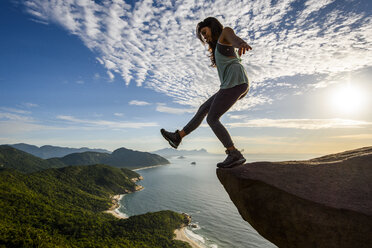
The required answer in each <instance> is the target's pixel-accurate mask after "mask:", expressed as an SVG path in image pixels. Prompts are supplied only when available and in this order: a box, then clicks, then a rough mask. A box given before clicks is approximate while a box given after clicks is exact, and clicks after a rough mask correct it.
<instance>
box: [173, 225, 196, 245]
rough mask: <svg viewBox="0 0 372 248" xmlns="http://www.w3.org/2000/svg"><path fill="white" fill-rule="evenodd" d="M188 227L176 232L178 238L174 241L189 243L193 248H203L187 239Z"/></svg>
mask: <svg viewBox="0 0 372 248" xmlns="http://www.w3.org/2000/svg"><path fill="white" fill-rule="evenodd" d="M185 230H186V227H182V228H179V229H176V230H174V233H175V234H176V237H175V238H174V239H177V240H181V241H184V242H187V243H189V244H190V245H191V247H192V248H202V247H201V246H200V245H199V244H198V243H196V242H195V241H194V240H192V239H190V238H189V237H187V235H186V233H185Z"/></svg>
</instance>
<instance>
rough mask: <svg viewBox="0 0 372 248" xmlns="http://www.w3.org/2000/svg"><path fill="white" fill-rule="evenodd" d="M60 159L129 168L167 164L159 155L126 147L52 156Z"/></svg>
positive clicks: (68, 162)
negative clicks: (109, 150) (110, 150)
mask: <svg viewBox="0 0 372 248" xmlns="http://www.w3.org/2000/svg"><path fill="white" fill-rule="evenodd" d="M53 159H54V160H60V161H61V162H63V163H64V164H67V165H89V164H96V163H102V164H107V165H111V166H115V167H126V168H130V169H135V168H140V167H146V166H154V165H162V164H169V161H168V160H167V159H165V158H163V157H161V156H160V155H157V154H152V153H148V152H139V151H134V150H130V149H126V148H119V149H116V150H115V151H113V152H112V153H111V154H107V153H99V152H83V153H72V154H69V155H67V156H65V157H63V158H53Z"/></svg>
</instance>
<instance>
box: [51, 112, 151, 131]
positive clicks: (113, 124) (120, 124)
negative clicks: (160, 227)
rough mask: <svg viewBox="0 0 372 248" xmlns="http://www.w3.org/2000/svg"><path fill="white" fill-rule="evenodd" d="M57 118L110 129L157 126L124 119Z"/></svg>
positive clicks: (59, 116) (82, 125)
mask: <svg viewBox="0 0 372 248" xmlns="http://www.w3.org/2000/svg"><path fill="white" fill-rule="evenodd" d="M57 119H59V120H64V121H66V122H68V123H71V124H79V125H80V126H81V127H86V126H88V127H96V128H111V129H123V128H144V127H156V126H158V124H157V123H155V122H125V121H107V120H87V119H79V118H75V117H73V116H70V115H58V116H57Z"/></svg>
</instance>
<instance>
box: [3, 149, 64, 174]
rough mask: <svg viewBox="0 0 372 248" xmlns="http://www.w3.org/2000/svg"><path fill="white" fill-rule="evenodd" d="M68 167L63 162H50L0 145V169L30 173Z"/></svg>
mask: <svg viewBox="0 0 372 248" xmlns="http://www.w3.org/2000/svg"><path fill="white" fill-rule="evenodd" d="M63 166H66V165H65V164H64V163H63V162H61V161H58V160H57V161H53V160H52V161H48V160H44V159H41V158H38V157H35V156H33V155H31V154H28V153H26V152H23V151H20V150H18V149H16V148H13V147H11V146H7V145H0V167H1V168H12V169H16V170H18V171H21V172H25V173H29V172H35V171H40V170H43V169H48V168H58V167H63Z"/></svg>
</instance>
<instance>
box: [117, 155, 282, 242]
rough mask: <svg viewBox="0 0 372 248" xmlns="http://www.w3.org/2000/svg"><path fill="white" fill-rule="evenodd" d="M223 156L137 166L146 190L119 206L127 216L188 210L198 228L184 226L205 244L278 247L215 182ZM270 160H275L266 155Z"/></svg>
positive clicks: (217, 182) (172, 159)
mask: <svg viewBox="0 0 372 248" xmlns="http://www.w3.org/2000/svg"><path fill="white" fill-rule="evenodd" d="M224 158H225V156H222V155H221V156H219V155H213V156H210V155H208V156H185V158H179V157H171V158H168V160H169V161H170V162H171V164H170V165H164V166H159V167H154V168H149V169H141V170H137V172H138V173H139V174H141V176H143V178H144V180H142V181H139V182H137V184H140V185H142V186H143V187H144V189H143V190H141V191H138V192H135V193H132V194H128V195H125V196H124V197H122V198H121V200H120V205H121V206H120V208H119V209H118V210H119V211H120V212H121V213H123V214H125V215H127V216H132V215H138V214H144V213H147V212H155V211H160V210H168V209H169V210H173V211H175V212H179V213H187V214H189V215H191V217H192V224H196V227H194V228H191V227H187V230H186V234H187V235H188V236H189V237H190V238H191V239H193V240H196V241H197V242H198V243H199V244H201V245H202V246H204V247H212V248H216V247H218V248H224V247H225V248H235V247H236V248H273V247H276V246H275V245H274V244H272V243H271V242H269V241H268V240H266V239H265V238H263V237H262V236H260V235H259V234H258V233H257V232H256V231H255V230H254V229H253V228H252V227H251V226H250V225H249V223H248V222H246V221H244V220H243V219H242V217H241V216H240V214H239V213H238V210H237V209H236V207H235V205H234V204H233V203H232V201H231V200H230V198H229V195H228V194H227V193H226V191H225V189H224V188H223V186H222V184H221V183H220V182H219V180H218V178H217V175H216V163H217V162H220V161H222V160H223V159H224ZM270 160H271V161H273V160H275V158H272V159H266V161H270ZM249 161H252V162H253V161H258V160H257V159H250V160H249ZM249 161H248V162H249ZM192 162H195V165H193V164H191V163H192Z"/></svg>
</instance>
